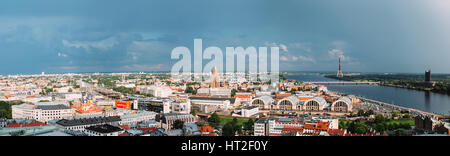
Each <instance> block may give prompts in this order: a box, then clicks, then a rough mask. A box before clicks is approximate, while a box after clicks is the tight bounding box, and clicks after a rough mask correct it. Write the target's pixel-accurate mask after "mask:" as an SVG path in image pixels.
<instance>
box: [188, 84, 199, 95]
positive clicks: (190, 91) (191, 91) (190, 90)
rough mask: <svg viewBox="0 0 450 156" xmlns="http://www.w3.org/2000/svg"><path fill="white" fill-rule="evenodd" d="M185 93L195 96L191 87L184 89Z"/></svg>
mask: <svg viewBox="0 0 450 156" xmlns="http://www.w3.org/2000/svg"><path fill="white" fill-rule="evenodd" d="M186 93H191V94H194V95H195V94H197V92H196V91H195V90H194V88H192V87H191V86H189V87H187V88H186Z"/></svg>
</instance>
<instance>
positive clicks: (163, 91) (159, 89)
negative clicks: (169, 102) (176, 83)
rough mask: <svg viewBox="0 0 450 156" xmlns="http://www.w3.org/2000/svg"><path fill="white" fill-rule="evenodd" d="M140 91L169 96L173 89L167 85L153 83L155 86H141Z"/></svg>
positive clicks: (157, 95)
mask: <svg viewBox="0 0 450 156" xmlns="http://www.w3.org/2000/svg"><path fill="white" fill-rule="evenodd" d="M140 93H145V94H152V95H153V96H155V97H164V98H167V97H169V95H171V94H172V89H170V88H169V87H167V86H162V85H161V86H157V85H153V86H147V87H141V88H140Z"/></svg>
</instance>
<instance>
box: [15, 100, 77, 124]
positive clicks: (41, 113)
mask: <svg viewBox="0 0 450 156" xmlns="http://www.w3.org/2000/svg"><path fill="white" fill-rule="evenodd" d="M72 116H73V110H72V109H71V108H70V107H68V106H67V105H64V104H58V103H37V104H21V105H15V106H12V117H13V119H18V118H22V119H33V120H36V121H40V122H48V121H50V120H59V119H67V118H71V117H72Z"/></svg>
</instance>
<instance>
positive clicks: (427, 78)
mask: <svg viewBox="0 0 450 156" xmlns="http://www.w3.org/2000/svg"><path fill="white" fill-rule="evenodd" d="M425 82H431V69H430V70H427V71H425Z"/></svg>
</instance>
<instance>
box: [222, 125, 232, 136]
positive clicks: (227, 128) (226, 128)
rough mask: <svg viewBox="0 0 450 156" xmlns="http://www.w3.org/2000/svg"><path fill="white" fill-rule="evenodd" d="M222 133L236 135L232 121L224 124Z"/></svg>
mask: <svg viewBox="0 0 450 156" xmlns="http://www.w3.org/2000/svg"><path fill="white" fill-rule="evenodd" d="M222 135H223V136H234V135H235V130H234V126H233V124H232V123H231V122H228V123H226V124H225V125H223V128H222Z"/></svg>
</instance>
